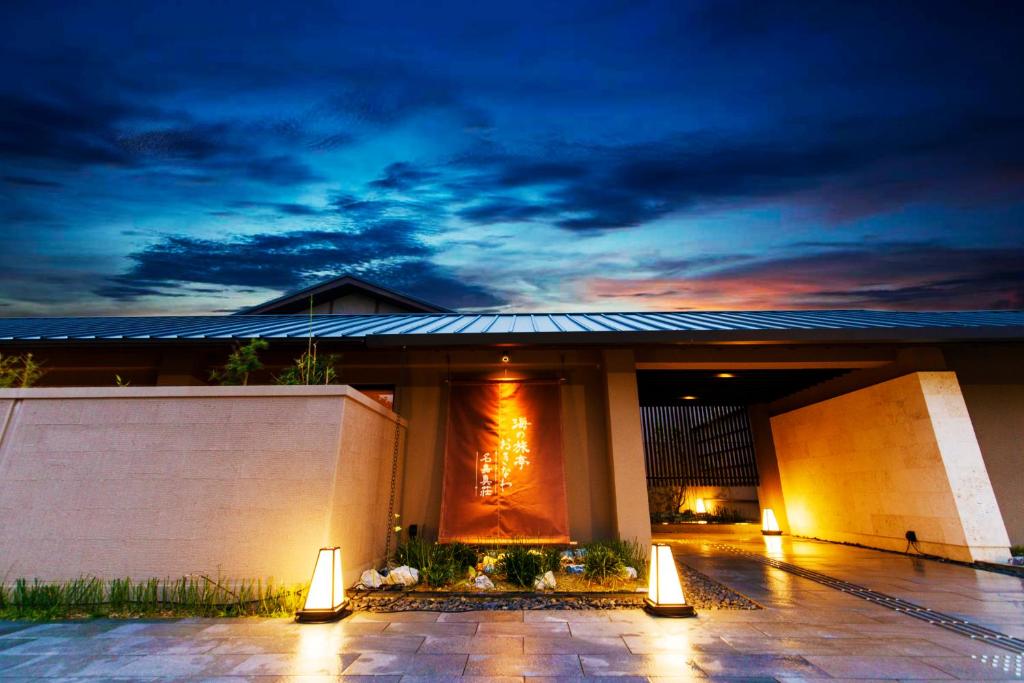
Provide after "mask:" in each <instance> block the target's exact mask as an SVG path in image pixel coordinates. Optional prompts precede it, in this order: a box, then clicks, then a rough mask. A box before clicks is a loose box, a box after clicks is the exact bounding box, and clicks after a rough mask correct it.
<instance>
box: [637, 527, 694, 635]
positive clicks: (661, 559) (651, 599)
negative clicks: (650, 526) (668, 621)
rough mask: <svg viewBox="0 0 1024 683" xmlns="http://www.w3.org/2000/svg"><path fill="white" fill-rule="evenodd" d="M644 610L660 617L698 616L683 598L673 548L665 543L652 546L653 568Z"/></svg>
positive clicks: (649, 577) (648, 581) (648, 582)
mask: <svg viewBox="0 0 1024 683" xmlns="http://www.w3.org/2000/svg"><path fill="white" fill-rule="evenodd" d="M644 609H646V610H647V611H648V612H650V613H651V614H654V615H656V616H659V617H694V616H697V613H696V612H694V610H693V605H687V604H686V598H685V597H684V596H683V587H682V585H680V583H679V573H678V572H677V571H676V560H675V558H674V557H672V548H670V547H669V546H667V545H666V544H664V543H654V544H652V545H651V568H650V574H649V575H648V577H647V599H646V600H644Z"/></svg>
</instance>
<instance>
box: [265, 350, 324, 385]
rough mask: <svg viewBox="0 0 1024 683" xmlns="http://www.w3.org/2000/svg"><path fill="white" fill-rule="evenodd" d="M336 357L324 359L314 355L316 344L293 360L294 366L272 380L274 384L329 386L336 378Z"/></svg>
mask: <svg viewBox="0 0 1024 683" xmlns="http://www.w3.org/2000/svg"><path fill="white" fill-rule="evenodd" d="M337 361H338V356H337V355H335V354H330V355H328V356H326V357H324V356H317V355H316V344H313V347H312V350H311V351H306V352H305V353H303V354H302V355H301V356H299V357H298V358H296V359H295V365H293V366H291V367H289V368H285V370H284V371H283V372H282V373H281V374H280V375H278V376H277V377H275V378H274V384H305V385H312V384H331V383H333V382H334V380H336V379H337V377H338V371H337V370H335V368H334V366H335V364H336V363H337Z"/></svg>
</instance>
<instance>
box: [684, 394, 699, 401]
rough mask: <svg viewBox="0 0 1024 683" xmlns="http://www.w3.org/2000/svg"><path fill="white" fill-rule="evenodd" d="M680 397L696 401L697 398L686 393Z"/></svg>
mask: <svg viewBox="0 0 1024 683" xmlns="http://www.w3.org/2000/svg"><path fill="white" fill-rule="evenodd" d="M680 398H682V399H683V400H684V401H696V400H697V397H696V396H690V395H689V394H687V395H686V396H681V397H680Z"/></svg>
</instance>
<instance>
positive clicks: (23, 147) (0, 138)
mask: <svg viewBox="0 0 1024 683" xmlns="http://www.w3.org/2000/svg"><path fill="white" fill-rule="evenodd" d="M129 111H130V109H129V108H128V107H125V106H123V105H120V104H118V103H113V102H98V101H95V100H89V99H86V98H82V97H79V96H67V97H62V98H53V99H44V98H41V97H29V96H21V95H15V94H0V158H6V159H9V160H21V161H36V162H45V163H49V164H55V165H62V166H72V167H78V166H83V165H90V164H112V165H125V164H127V163H128V161H129V155H128V154H127V153H126V152H125V151H124V150H123V149H122V148H121V146H120V145H119V144H118V142H117V137H118V134H117V130H116V128H115V124H116V122H117V121H118V120H119V119H120V118H122V117H123V116H125V115H127V114H128V113H129Z"/></svg>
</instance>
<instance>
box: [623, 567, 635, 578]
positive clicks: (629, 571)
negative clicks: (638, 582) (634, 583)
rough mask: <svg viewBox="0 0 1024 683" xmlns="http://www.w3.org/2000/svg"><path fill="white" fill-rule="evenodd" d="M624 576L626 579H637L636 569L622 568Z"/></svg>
mask: <svg viewBox="0 0 1024 683" xmlns="http://www.w3.org/2000/svg"><path fill="white" fill-rule="evenodd" d="M622 578H624V579H635V578H636V569H633V568H632V567H623V568H622Z"/></svg>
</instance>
